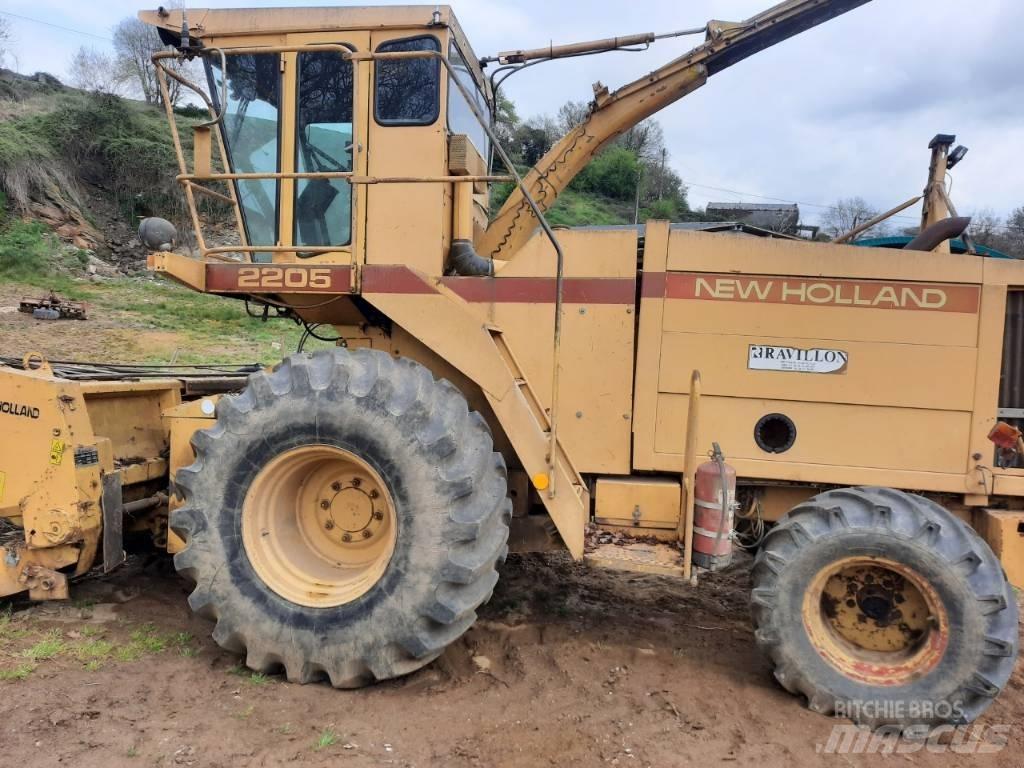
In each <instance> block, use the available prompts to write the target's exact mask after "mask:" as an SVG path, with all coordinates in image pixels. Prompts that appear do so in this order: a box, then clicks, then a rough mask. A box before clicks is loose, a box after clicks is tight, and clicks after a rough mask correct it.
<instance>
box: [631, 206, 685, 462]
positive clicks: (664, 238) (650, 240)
mask: <svg viewBox="0 0 1024 768" xmlns="http://www.w3.org/2000/svg"><path fill="white" fill-rule="evenodd" d="M645 242H646V244H645V246H644V270H643V276H642V281H643V282H644V283H647V282H648V281H650V280H652V279H654V280H656V281H657V280H658V279H659V278H658V277H657V276H661V275H664V273H665V259H666V258H667V256H668V244H669V226H668V223H667V222H663V221H657V222H651V223H649V224H648V225H647V236H646V241H645ZM661 279H662V280H663V278H661ZM662 284H663V283H662ZM665 303H666V302H665V299H664V291H661V292H658V291H655V290H651V291H645V290H641V299H640V321H639V324H638V332H637V352H636V371H635V385H634V396H633V436H634V437H633V466H634V468H636V469H654V468H655V467H656V465H657V460H656V459H655V456H654V428H655V421H656V419H657V414H658V372H659V369H660V360H661V339H662V328H663V322H664V320H663V318H664V309H665ZM680 362H681V363H683V362H685V361H680ZM691 370H692V368H691ZM683 434H685V433H684V432H680V433H679V445H678V447H676V448H674V449H673V451H682V449H683ZM679 468H680V469H681V468H682V458H681V457H680V460H679ZM677 471H678V470H677Z"/></svg>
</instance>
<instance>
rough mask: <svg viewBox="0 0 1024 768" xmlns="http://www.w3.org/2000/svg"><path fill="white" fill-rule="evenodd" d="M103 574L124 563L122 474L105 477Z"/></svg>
mask: <svg viewBox="0 0 1024 768" xmlns="http://www.w3.org/2000/svg"><path fill="white" fill-rule="evenodd" d="M100 506H101V507H102V508H103V572H104V573H110V572H111V571H112V570H114V569H115V568H116V567H117V566H119V565H120V564H121V563H123V562H124V560H125V556H124V503H123V500H122V497H121V473H120V472H110V473H108V474H105V475H103V498H102V499H101V501H100Z"/></svg>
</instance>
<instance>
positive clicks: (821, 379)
mask: <svg viewBox="0 0 1024 768" xmlns="http://www.w3.org/2000/svg"><path fill="white" fill-rule="evenodd" d="M663 344H664V347H663V352H662V358H661V371H660V379H659V382H658V391H660V392H675V393H686V392H688V391H689V386H690V371H691V370H692V368H698V369H700V372H701V375H702V377H703V381H704V392H705V393H706V394H709V395H724V396H727V397H750V398H760V399H771V400H802V401H815V402H826V403H827V402H834V403H851V404H863V405H892V406H904V407H907V408H934V409H939V410H961V411H969V410H971V409H972V407H973V405H974V386H975V383H974V379H973V377H971V376H964V375H962V373H963V372H965V371H973V370H974V368H975V364H976V359H977V353H976V350H974V349H971V348H969V347H945V346H925V345H914V344H887V343H873V344H872V343H867V342H854V341H835V340H827V339H810V338H802V339H796V338H792V337H789V338H786V337H772V336H733V335H715V334H701V333H666V334H665V335H664V342H663ZM751 344H768V345H774V346H790V347H797V348H805V349H806V348H832V349H839V350H842V351H844V352H846V353H848V354H849V362H848V363H847V367H846V371H845V372H844V373H836V374H808V373H794V372H788V371H762V370H750V369H748V368H747V361H748V355H749V347H750V345H751Z"/></svg>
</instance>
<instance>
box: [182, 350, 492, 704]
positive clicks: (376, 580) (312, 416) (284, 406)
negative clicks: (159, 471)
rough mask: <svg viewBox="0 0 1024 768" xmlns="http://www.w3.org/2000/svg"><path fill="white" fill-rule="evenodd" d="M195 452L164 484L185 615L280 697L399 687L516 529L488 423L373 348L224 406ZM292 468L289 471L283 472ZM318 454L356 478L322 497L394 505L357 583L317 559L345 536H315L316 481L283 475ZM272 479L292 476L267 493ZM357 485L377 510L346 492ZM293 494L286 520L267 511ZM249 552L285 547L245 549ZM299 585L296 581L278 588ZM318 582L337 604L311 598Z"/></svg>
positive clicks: (429, 656) (321, 594)
mask: <svg viewBox="0 0 1024 768" xmlns="http://www.w3.org/2000/svg"><path fill="white" fill-rule="evenodd" d="M192 444H193V447H194V448H195V451H196V461H195V463H194V464H193V465H192V466H190V467H187V468H185V469H182V470H180V471H179V472H178V474H177V477H176V486H177V490H178V493H179V495H181V496H182V497H183V498H184V505H183V506H182V507H181V508H180V509H178V510H176V511H175V512H174V513H173V514H172V515H171V527H172V529H173V530H174V531H175V532H176V533H178V534H179V535H180V536H182V537H183V538H184V540H185V542H186V548H185V549H184V550H183V551H182V552H180V553H178V554H177V555H176V556H175V558H174V563H175V567H176V568H177V569H178V571H179V572H181V573H182V574H184V575H185V576H187V577H189V578H190V579H192V580H193V581H194V582H195V583H196V586H195V589H194V591H193V592H192V594H191V595H190V596H189V605H190V606H191V607H192V608H193V610H195V611H197V612H198V613H200V614H202V615H204V616H207V617H210V618H213V619H215V620H216V622H217V625H216V628H215V629H214V632H213V637H214V639H215V640H216V641H217V642H218V643H219V644H220V645H221V646H223V647H224V648H227V649H228V650H231V651H235V652H238V653H244V654H245V659H246V664H247V666H249V667H251V668H252V669H255V670H257V671H260V672H273V671H277V670H279V669H281V668H283V669H284V671H285V673H286V675H287V677H288V679H289V680H290V681H293V682H300V683H305V682H309V681H312V680H315V679H318V678H323V677H326V678H329V679H330V682H331V683H332V684H333V685H335V686H337V687H343V688H352V687H358V686H361V685H365V684H367V683H370V682H373V681H375V680H383V679H387V678H392V677H396V676H398V675H403V674H407V673H409V672H412V671H414V670H416V669H419V668H420V667H422V666H424V665H425V664H427V663H429V662H430V661H432V660H433V659H434V658H436V657H437V656H438V655H440V654H441V652H442V651H443V650H444V649H445V647H446V646H447V645H448V644H450V643H451V642H452V641H454V640H455V639H457V638H458V637H460V636H461V635H462V634H463V632H465V631H466V630H467V629H468V628H469V627H470V625H471V624H472V623H473V621H474V620H475V619H476V609H477V607H479V606H480V605H481V604H482V603H484V602H485V601H486V600H488V599H489V598H490V595H491V592H492V590H493V589H494V585H495V583H496V582H497V579H498V574H497V570H496V569H497V565H498V564H499V563H500V562H501V561H503V559H504V557H505V554H506V552H507V546H506V543H507V539H508V523H509V520H510V518H511V501H510V500H509V499H508V497H507V487H506V486H507V479H506V471H505V464H504V461H503V460H502V458H501V455H500V454H498V453H495V452H494V451H493V446H492V442H491V435H490V431H489V430H488V428H487V425H486V424H485V423H484V421H483V419H482V418H481V417H480V416H479V415H478V414H476V413H471V412H470V411H469V409H468V407H467V404H466V400H465V398H464V397H463V396H462V395H461V393H459V392H458V390H456V389H455V387H453V386H452V385H451V384H450V383H448V382H447V381H437V380H435V379H434V378H433V376H432V375H431V373H430V372H429V371H428V370H427V369H426V368H424V367H423V366H421V365H419V364H417V363H414V362H411V361H409V360H403V359H395V358H392V357H391V356H390V355H387V354H385V353H382V352H377V351H371V350H356V351H354V352H348V351H346V350H343V349H336V350H329V351H324V352H318V353H316V354H314V355H296V356H293V357H290V358H288V359H286V360H285V361H284V362H282V363H281V364H280V365H279V366H278V367H277V368H276V369H275V370H274V371H273V372H271V373H267V372H261V373H257V374H254V375H253V376H251V377H250V379H249V382H248V386H247V387H246V389H245V391H244V392H242V393H241V394H240V395H237V396H232V397H225V398H223V399H221V401H220V402H219V404H218V406H217V421H216V423H215V425H214V426H213V428H211V429H207V430H203V431H201V432H197V433H196V434H195V436H194V437H193V443H192ZM293 454H294V455H296V456H298V457H299V459H297V460H296V461H292V462H291V463H290V464H289V463H288V461H286V459H287V457H288V456H290V455H293ZM321 454H323V455H321ZM323 456H327V460H328V462H329V461H334V460H335V459H336V458H337V457H339V456H340V457H348V459H349V461H350V464H351V466H350V469H349V470H348V471H349V475H348V477H349V478H351V477H352V473H358V472H359V469H358V468H359V467H360V466H364V467H365V469H366V471H365V472H363V473H362V478H363V479H361V480H357V481H356V482H355V483H354V485H355V488H353V487H352V485H353V483H352V481H351V479H350V480H349V481H347V482H338V481H335V482H334V483H333V484H332V485H331V486H330V487H333V488H334V489H335V491H337V490H338V489H339V488H341V490H342V491H344V492H345V493H348V494H349V497H354V496H358V497H359V500H360V503H364V500H365V499H369V498H372V499H374V500H375V501H374V502H373V505H374V506H376V504H377V501H376V500H379V501H381V502H383V501H385V500H387V501H389V502H390V507H391V509H392V510H393V519H388V520H383V519H382V518H377V519H378V520H380V522H374V523H373V525H374V526H377V527H372V526H371V527H369V528H367V529H366V530H365V531H363V533H366V532H367V531H368V532H369V534H368V535H367V536H366V538H367V539H368V540H369V539H371V537H373V536H379V537H381V539H382V540H383V537H384V536H385V535H387V536H388V537H389V538H390V541H389V542H387V543H386V544H385V543H384V542H383V541H382V546H381V547H380V558H382V559H381V560H380V561H379V567H377V566H374V567H372V568H370V567H368V568H366V569H364V570H363V571H358V570H356V571H353V570H352V565H351V564H349V563H346V562H343V561H342V560H343V558H344V555H343V554H337V552H338V550H337V549H330V548H329V547H331V546H335V545H340V535H341V534H340V533H339V532H340V531H342V530H343V529H344V525H341V524H339V525H338V527H336V526H335V524H334V523H333V522H332V523H329V524H327V525H326V526H325V525H324V518H323V512H322V510H323V509H327V510H328V511H330V509H329V508H330V504H332V503H333V502H331V501H330V500H329V499H324V500H323V501H322V502H319V503H316V504H314V507H317V508H314V509H311V510H305V508H304V506H309V505H308V504H305V501H307V500H308V494H307V490H308V488H307V486H308V485H310V484H311V483H313V480H312V479H309V480H306V479H303V477H302V476H296V475H295V473H296V472H302V471H304V470H303V467H304V466H306V464H309V466H310V467H313V469H316V471H317V472H319V473H320V474H323V471H326V470H325V469H324V467H325V466H326V467H327V468H328V469H330V467H331V466H333V465H331V464H329V463H328V464H326V465H325V464H324V463H323V461H321V459H322V458H323ZM282 462H284V463H283V464H282ZM303 462H305V464H304V463H303ZM310 462H312V463H310ZM317 462H320V463H317ZM275 466H276V467H281V466H285V467H290V469H287V471H286V472H285V474H283V475H279V477H278V478H276V479H275V477H274V476H273V475H270V478H271V480H272V481H274V482H272V483H271V484H270V485H268V483H267V482H265V480H266V478H267V477H268V474H267V473H268V472H273V471H278V472H280V470H273V467H275ZM340 466H349V465H347V464H344V463H343V464H342V465H340ZM352 467H354V468H355V469H352ZM313 469H311V470H310V475H309V477H310V478H312V477H313V476H314V474H313ZM289 472H290V473H291V474H288V473H289ZM261 478H262V479H261ZM327 482H328V483H330V478H328V480H327ZM361 484H362V487H361V491H364V492H365V491H366V490H367V488H368V487H369V488H373V489H374V490H373V495H372V496H370V495H369V493H364V494H363V495H359V494H357V493H356V492H355V491H356V490H359V489H360V488H359V487H360V485H361ZM343 486H344V487H343ZM378 487H379V488H380V490H379V491H378V490H376V489H377V488H378ZM252 488H256V489H259V491H258V493H257V494H256V495H257V496H258V497H259V498H258V499H254V498H253V494H252V493H250V489H252ZM282 488H283V489H284V490H281V489H282ZM268 489H269V490H268ZM289 491H294V493H293V494H292V497H291V498H294V499H296V502H295V504H293V505H291V506H289V505H288V504H284V503H282V502H281V501H280V500H281V499H287V498H289V496H288V492H289ZM300 492H301V493H300ZM324 495H327V496H330V493H327V494H321V496H324ZM268 498H269V499H271V501H267V499H268ZM313 498H314V499H315V498H317V497H316V496H314V497H313ZM299 499H301V500H302V501H303V505H304V506H300V504H299V502H298V500H299ZM365 503H366V504H369V503H370V502H365ZM321 505H322V508H320V507H321ZM374 506H368V507H366V508H367V509H369V510H370V511H371V512H373V509H374ZM384 508H385V506H381V507H379V509H384ZM253 509H256V510H257V511H258V512H259V514H258V515H256V516H254V513H253V512H252V510H253ZM268 510H269V511H268ZM348 510H349V511H348V513H350V514H354V513H355V512H353V510H355V511H356V512H357V511H358V509H357V505H352V504H349V505H348ZM300 513H301V515H305V521H302V520H300ZM389 514H392V513H389ZM296 520H299V523H296ZM253 521H255V522H253ZM268 521H270V522H268ZM310 521H312V523H311V522H310ZM317 521H319V524H317ZM253 525H258V526H259V528H260V529H259V530H256V531H255V532H254V530H253V529H252V526H253ZM368 525H369V524H368ZM302 526H305V527H302ZM325 527H326V528H328V529H330V530H327V531H324V530H319V535H322V536H332V537H333V539H332V540H331V541H330V542H328V548H327V549H326V550H325V549H324V548H323V547H320V548H319V549H318V548H317V547H319V544H317V545H316V546H314V547H311V548H306V549H303V548H302V546H298V545H295V544H294V543H295V542H296V541H300V542H301V541H306V542H308V541H309V540H311V537H313V536H316V535H318V530H317V529H324V528H325ZM300 528H302V530H301V531H300V530H299V529H300ZM296 531H298V532H299V533H296ZM299 534H301V535H299ZM346 535H349V534H346ZM261 536H262V537H278V536H280V537H282V539H285V538H287V539H288V540H289V541H290V542H291V544H289V546H282V547H279V548H277V549H275V548H273V547H270V548H267V549H258V547H259V544H258V543H254V542H259V541H260V538H261ZM355 538H356V539H361V537H360V536H356V537H355ZM351 539H352V536H351V535H349V540H348V541H351ZM376 540H377V539H373V541H374V542H376ZM357 543H358V542H357ZM346 544H347V542H346ZM282 553H286V554H282ZM275 556H276V557H287V558H291V560H290V561H287V562H283V563H282V562H274V557H275ZM374 557H376V555H374ZM335 560H338V562H334V561H335ZM311 563H312V564H313V565H310V564H311ZM307 566H310V567H309V568H307ZM332 569H333V570H332ZM307 571H308V576H307V577H306V580H305V581H303V580H302V579H301V578H298V580H294V579H291V578H290V576H289V574H294V573H300V575H301V574H306V573H307ZM334 571H337V573H338V574H340V575H339V576H338V578H337V579H336V580H335V581H332V578H333V576H332V573H333V572H334ZM353 573H355V574H356V576H358V577H359V578H358V579H357V580H356V581H353V579H352V578H351V575H352V574H353ZM261 574H262V576H261ZM268 574H269V575H268ZM282 574H284V575H282ZM311 579H312V580H313V581H310V580H311ZM360 579H361V581H360ZM316 580H321V581H322V582H323V583H324V584H325V585H333V587H334V589H333V591H331V590H329V589H326V588H325V589H323V590H312V588H309V584H312V583H314V582H315V581H316ZM352 584H356V586H354V587H353V586H352ZM304 585H305V586H304ZM303 589H307V592H306V593H305V594H304V593H303V592H302V590H303Z"/></svg>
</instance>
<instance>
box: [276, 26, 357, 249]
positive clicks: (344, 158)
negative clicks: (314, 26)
mask: <svg viewBox="0 0 1024 768" xmlns="http://www.w3.org/2000/svg"><path fill="white" fill-rule="evenodd" d="M324 43H329V44H333V45H342V46H345V47H347V48H350V49H351V50H353V51H366V50H367V49H368V47H369V44H370V36H369V33H367V32H349V31H342V32H333V33H322V32H321V33H313V34H292V35H288V39H287V44H288V45H315V44H324ZM282 66H283V68H284V78H283V90H282V102H283V106H284V109H283V112H284V115H285V119H284V121H283V122H282V129H281V157H280V166H281V171H282V172H284V173H293V172H298V173H324V172H339V171H342V172H354V173H355V175H357V176H365V175H366V172H367V152H366V145H367V121H366V115H367V111H368V103H369V100H368V82H369V67H368V66H366V65H357V64H356V63H355V62H352V61H349V60H346V59H343V58H342V57H341V56H339V54H338V52H337V51H336V50H319V51H318V50H310V49H307V50H302V51H297V52H292V53H286V54H283V55H282ZM280 199H281V206H280V227H279V237H280V241H281V244H282V245H288V246H295V247H296V252H295V253H296V258H298V259H300V260H310V261H318V262H326V263H358V262H361V261H362V258H363V253H364V252H365V228H364V227H363V217H362V216H361V215H360V214H361V213H362V212H364V211H365V210H366V187H365V185H361V184H352V183H350V182H349V181H348V180H347V179H338V178H308V179H282V180H281V186H280ZM304 249H305V250H304ZM324 249H328V250H326V251H325V250H324Z"/></svg>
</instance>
